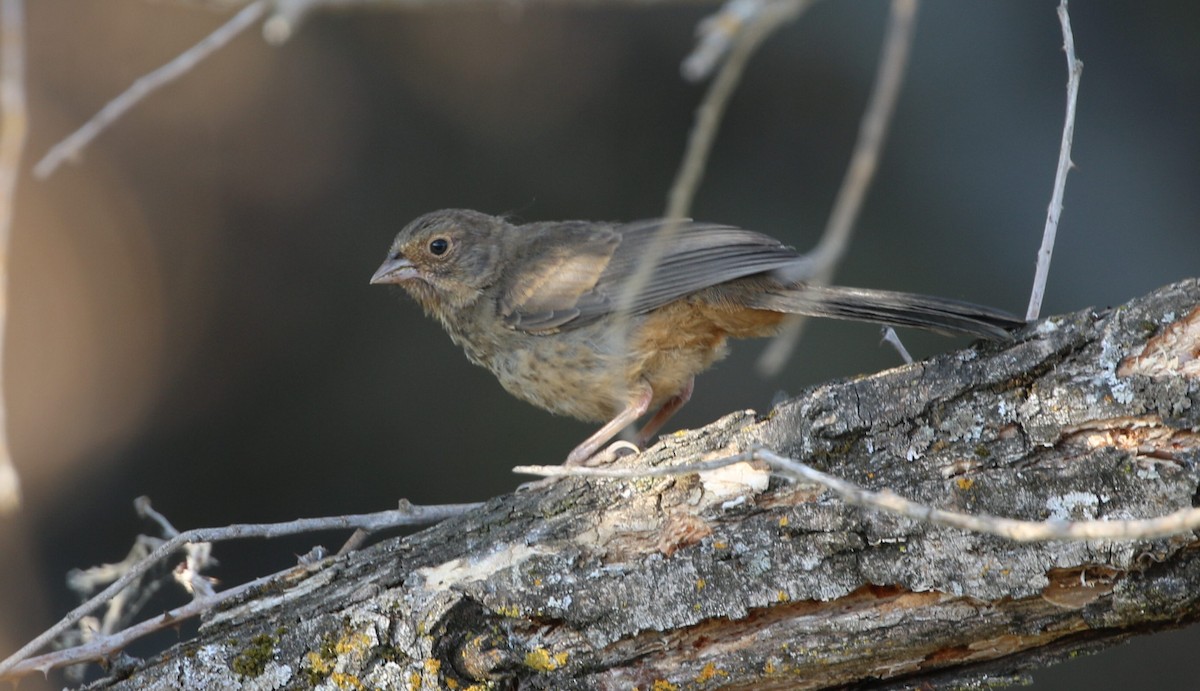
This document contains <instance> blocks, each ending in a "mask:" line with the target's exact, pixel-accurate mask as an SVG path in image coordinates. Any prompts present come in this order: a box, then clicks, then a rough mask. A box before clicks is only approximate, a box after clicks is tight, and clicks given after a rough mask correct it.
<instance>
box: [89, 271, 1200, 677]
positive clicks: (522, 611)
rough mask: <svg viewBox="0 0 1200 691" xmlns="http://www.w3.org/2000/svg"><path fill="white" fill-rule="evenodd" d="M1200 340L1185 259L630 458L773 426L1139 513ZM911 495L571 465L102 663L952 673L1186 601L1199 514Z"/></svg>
mask: <svg viewBox="0 0 1200 691" xmlns="http://www.w3.org/2000/svg"><path fill="white" fill-rule="evenodd" d="M1197 348H1200V279H1193V280H1189V281H1185V282H1183V283H1179V284H1177V285H1173V286H1168V287H1166V288H1163V289H1161V290H1159V291H1156V292H1155V293H1153V294H1151V295H1148V296H1146V297H1143V298H1139V299H1137V300H1133V301H1131V302H1130V303H1128V304H1126V305H1123V306H1121V307H1119V308H1116V309H1114V310H1110V311H1107V312H1103V313H1096V312H1093V311H1092V310H1084V311H1081V312H1078V313H1076V314H1072V315H1066V316H1062V317H1055V318H1051V319H1047V320H1046V321H1044V322H1042V323H1040V324H1038V325H1036V326H1031V327H1030V328H1029V329H1028V330H1027V331H1026V332H1024V333H1023V334H1021V335H1020V336H1019V337H1017V338H1016V339H1014V340H1013V341H1012V342H1010V343H1005V344H994V343H988V344H981V345H977V346H976V347H974V348H972V349H969V350H965V351H961V352H955V353H948V354H946V355H942V356H939V357H937V358H934V359H932V360H927V361H923V362H918V363H914V364H912V365H906V366H904V367H900V368H897V369H893V370H889V371H886V372H881V373H879V374H876V375H872V376H866V377H858V378H854V379H850V380H846V381H839V382H832V383H829V384H825V385H822V386H818V387H815V388H813V389H811V390H809V391H806V392H804V393H803V394H802V395H801V396H799V397H797V398H795V399H792V400H790V401H787V402H785V403H783V404H782V405H780V406H779V407H777V408H776V409H775V410H773V411H771V413H770V414H768V415H767V416H765V417H761V418H760V417H758V416H756V415H754V414H753V413H751V412H742V413H736V414H733V415H730V416H727V417H725V418H723V419H722V420H719V421H717V422H715V423H713V424H712V425H709V426H708V427H705V428H703V429H700V430H695V431H691V432H685V433H679V434H675V435H671V436H670V437H669V438H667V439H665V440H663V441H662V442H661V443H659V444H658V445H656V446H655V447H654V448H652V449H650V450H648V451H646V452H645V453H643V454H641V455H640V456H638V457H637V458H635V459H632V460H627V461H626V462H629V463H637V464H639V465H640V466H651V467H658V466H664V465H673V464H678V463H693V462H697V461H706V460H711V459H720V458H724V457H727V456H732V455H736V454H739V453H743V452H752V451H753V450H754V449H755V448H766V449H770V450H771V451H772V452H774V454H778V455H779V456H787V457H790V458H794V459H799V460H802V461H803V462H804V463H806V464H807V465H808V466H811V467H812V468H815V469H816V470H818V471H820V472H821V473H823V474H825V475H828V476H831V477H833V478H840V479H841V480H842V481H847V482H851V483H854V484H855V485H857V486H859V487H861V488H862V489H863V490H866V491H868V492H872V493H879V492H881V491H884V490H886V491H890V492H892V493H894V494H895V495H899V496H903V497H906V498H908V499H911V500H912V501H914V502H919V503H920V504H922V505H925V506H927V507H937V508H938V509H945V510H948V511H952V512H954V513H958V514H970V515H972V516H980V515H983V514H991V515H994V516H1001V517H1005V518H1011V519H1018V520H1024V521H1036V522H1046V521H1048V520H1049V521H1050V522H1049V523H1044V524H1045V525H1062V522H1063V521H1081V520H1086V521H1109V522H1111V521H1114V520H1117V519H1120V520H1125V519H1152V518H1156V517H1161V516H1167V515H1169V514H1172V513H1175V512H1179V511H1184V510H1190V509H1192V503H1193V498H1194V497H1195V496H1196V494H1197V489H1198V488H1200V464H1198V462H1200V434H1198V433H1197V432H1196V430H1197V429H1200V359H1197V358H1195V357H1194V353H1195V352H1196V349H1197ZM760 455H762V454H761V453H760ZM764 457H765V456H764ZM638 472H644V471H638ZM884 496H888V495H886V494H885V495H884ZM926 518H927V516H926V515H924V514H921V513H920V512H918V513H917V514H915V517H913V516H910V517H899V516H896V515H893V514H890V513H882V512H880V511H877V510H872V509H863V508H859V507H857V506H852V505H849V504H847V503H845V502H844V501H842V499H840V498H839V497H838V496H836V495H834V494H831V493H829V492H827V491H826V490H824V489H821V488H818V487H814V486H813V485H811V484H808V483H807V482H803V483H800V482H781V481H780V480H778V479H776V480H770V479H769V478H768V474H767V473H765V472H763V471H761V470H757V471H755V470H753V469H747V468H746V467H745V466H742V467H730V468H725V469H714V470H709V471H706V472H704V473H703V474H700V475H695V474H691V475H686V476H677V477H660V478H645V477H642V478H638V479H629V480H613V479H598V478H587V479H581V478H570V479H564V480H560V481H558V482H554V483H552V484H551V485H549V486H547V487H543V488H539V489H537V490H531V491H526V492H521V493H517V494H514V495H509V496H503V497H498V498H496V499H494V500H492V501H490V502H488V503H487V504H486V505H485V506H483V507H481V508H479V509H477V510H475V511H472V512H469V513H467V514H463V515H461V516H458V517H455V518H451V519H449V520H447V521H445V522H443V523H441V524H439V525H437V526H435V527H433V528H431V529H428V530H426V531H424V532H422V533H419V534H417V535H413V536H410V537H407V538H403V539H396V540H391V541H388V542H384V543H380V544H378V545H374V546H372V547H369V548H367V549H365V550H363V551H360V552H354V553H351V554H347V555H344V556H342V557H339V558H337V559H333V560H330V561H329V562H327V565H325V566H324V568H323V569H320V570H318V571H315V572H313V573H311V574H308V575H306V576H305V577H303V578H300V579H297V580H294V581H289V582H286V583H281V584H278V585H276V586H274V587H271V588H267V589H265V590H260V591H255V592H250V593H246V594H245V595H244V596H243V597H241V598H237V599H236V601H234V602H231V603H227V604H226V605H225V606H224V608H223V609H222V610H220V611H219V612H217V613H216V614H214V615H213V616H211V617H210V618H209V619H208V620H207V621H206V622H205V624H204V626H203V627H202V628H201V630H200V632H199V634H198V636H197V638H196V639H195V640H191V641H186V642H183V643H181V644H180V645H179V646H177V647H175V648H174V649H172V650H170V651H167V652H165V653H163V654H162V655H160V656H158V657H156V658H154V659H152V660H149V661H147V662H144V663H142V664H140V665H138V666H137V667H136V668H135V669H133V670H132V671H131V672H130V673H129V676H128V677H127V678H123V679H119V680H118V679H112V680H108V681H106V682H102V683H100V684H99V685H98V687H99V688H147V687H152V686H154V685H155V684H168V683H178V681H177V680H180V679H186V680H189V683H194V684H195V685H197V686H205V687H210V688H218V687H231V686H235V685H237V684H244V683H247V682H250V681H251V680H253V682H254V683H255V684H256V685H258V686H261V687H264V688H265V687H267V686H272V687H280V686H283V685H295V686H308V685H315V684H317V683H320V682H322V681H326V680H328V681H330V682H332V683H337V684H339V685H347V684H348V685H355V684H356V683H357V684H362V685H364V686H369V687H383V688H413V687H417V686H418V685H424V687H428V688H447V687H449V686H451V685H453V684H458V685H459V687H460V688H461V687H466V686H469V685H470V684H473V683H490V684H492V685H493V686H495V687H497V688H500V687H503V688H509V687H512V688H516V687H520V688H531V689H539V688H541V689H593V688H655V685H656V684H657V685H658V686H657V688H672V687H679V688H684V687H688V688H692V687H699V688H711V687H717V686H720V687H722V688H789V689H791V688H824V687H832V686H844V685H852V684H856V683H867V682H870V683H871V684H873V685H874V686H875V687H879V688H892V687H900V686H904V687H906V688H911V687H913V686H919V685H923V684H924V685H929V686H951V685H956V684H958V685H960V684H964V683H967V682H969V681H971V680H977V679H979V678H982V677H983V676H985V675H986V676H987V677H988V679H989V680H990V681H992V682H995V680H996V679H997V678H1001V679H1003V678H1010V677H1012V675H1014V674H1018V673H1020V672H1021V671H1022V670H1026V669H1030V668H1031V667H1034V666H1041V665H1044V664H1048V663H1049V662H1052V661H1054V660H1056V659H1059V658H1062V657H1064V656H1067V655H1071V654H1073V653H1076V652H1078V651H1082V650H1092V649H1095V648H1098V647H1102V646H1104V645H1108V644H1111V643H1113V642H1116V641H1119V640H1121V639H1123V638H1125V637H1128V636H1130V635H1133V634H1134V633H1145V632H1149V631H1154V630H1159V629H1166V628H1171V627H1175V626H1180V625H1182V624H1184V623H1187V622H1191V621H1194V620H1196V619H1197V618H1198V616H1200V551H1197V550H1196V549H1195V547H1196V545H1197V540H1196V537H1195V535H1194V534H1193V533H1190V532H1188V533H1184V534H1174V536H1172V537H1159V538H1155V539H1142V538H1139V539H1136V540H1132V541H1130V540H1110V539H1095V538H1094V535H1095V534H1094V533H1092V534H1088V535H1084V536H1082V537H1088V538H1089V539H1086V540H1082V541H1070V542H1062V541H1052V542H1035V543H1017V542H1012V541H1009V540H1005V539H1001V538H998V537H994V536H990V535H982V534H979V533H976V532H971V531H964V530H962V529H960V528H955V527H943V526H938V525H934V524H932V523H930V522H929V521H928V520H925V519H926ZM1086 525H1103V524H1094V523H1092V524H1086ZM965 527H973V526H965ZM1179 527H1180V526H1174V528H1173V529H1172V530H1171V531H1170V532H1172V533H1174V530H1175V529H1177V528H1179ZM1041 537H1054V536H1053V535H1049V536H1046V535H1043V536H1041Z"/></svg>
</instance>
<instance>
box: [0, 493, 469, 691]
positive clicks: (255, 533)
mask: <svg viewBox="0 0 1200 691" xmlns="http://www.w3.org/2000/svg"><path fill="white" fill-rule="evenodd" d="M479 506H481V504H433V505H429V506H415V505H413V504H410V503H408V502H407V501H401V502H400V508H398V509H394V510H391V511H379V512H377V513H366V514H354V515H348V516H330V517H328V518H301V519H298V520H295V521H287V522H284V523H243V524H235V525H229V526H223V527H218V528H196V529H194V530H188V531H184V532H182V533H179V534H178V535H176V536H175V537H173V538H171V539H170V540H167V541H166V542H164V543H162V544H161V545H159V546H158V547H157V548H155V550H154V551H153V552H151V553H150V554H149V555H148V556H147V557H146V558H145V559H143V560H142V561H141V562H140V563H138V564H137V565H136V566H134V567H133V568H131V569H129V571H128V572H126V573H125V575H123V576H122V577H121V578H119V579H117V580H116V581H115V582H113V584H112V585H110V586H108V587H107V588H105V589H104V590H102V591H101V592H99V593H97V594H96V595H95V596H93V597H92V598H91V599H89V600H88V601H87V602H84V603H83V604H81V605H79V606H78V607H76V608H75V609H73V610H71V611H70V613H68V614H67V616H65V617H63V618H62V619H61V620H59V622H58V623H56V624H55V625H54V626H52V627H50V628H49V629H47V630H46V631H44V632H42V634H41V635H39V636H38V637H37V638H34V639H33V640H32V641H30V642H29V643H26V644H25V645H24V646H22V647H21V649H20V650H18V651H17V652H15V653H13V654H12V655H10V656H9V657H8V659H6V660H4V661H3V662H0V679H5V678H8V676H9V671H10V670H12V669H14V668H15V667H16V666H17V665H18V664H20V663H21V662H22V661H23V660H26V659H27V658H28V657H29V656H30V655H32V654H34V653H35V652H37V651H38V650H41V649H42V648H43V647H44V646H46V645H49V644H50V643H51V642H52V641H53V640H54V639H55V638H57V637H58V636H59V635H61V634H62V633H63V632H64V631H66V630H67V629H69V628H71V627H72V626H74V625H75V624H77V623H79V621H80V620H81V619H83V617H85V616H87V615H88V614H90V613H91V612H93V611H94V610H96V609H97V608H99V607H100V606H101V605H103V604H104V603H105V602H107V601H108V600H110V599H112V598H113V597H115V596H116V595H117V593H119V592H121V591H122V590H124V589H125V587H126V586H128V585H129V584H130V583H132V582H133V581H135V580H136V579H138V578H140V577H141V576H142V575H143V574H145V573H146V572H147V571H148V570H150V569H151V568H153V567H154V566H155V565H156V564H158V563H159V562H161V561H162V560H163V559H165V558H167V557H168V556H170V555H171V554H172V553H173V552H175V551H176V550H179V549H182V548H183V546H184V545H185V544H187V543H189V542H222V541H226V540H243V539H247V538H265V539H272V538H278V537H284V536H288V535H300V534H304V533H312V532H319V531H324V530H349V529H353V528H361V529H363V530H367V531H370V532H375V531H379V530H386V529H389V528H398V527H404V526H420V525H430V524H432V523H438V522H441V521H443V520H445V519H447V518H450V517H452V516H458V515H460V514H463V513H466V512H467V511H470V510H472V509H475V508H478V507H479ZM224 592H226V591H222V593H218V596H220V595H222V594H223V593H224ZM205 599H206V600H207V598H205Z"/></svg>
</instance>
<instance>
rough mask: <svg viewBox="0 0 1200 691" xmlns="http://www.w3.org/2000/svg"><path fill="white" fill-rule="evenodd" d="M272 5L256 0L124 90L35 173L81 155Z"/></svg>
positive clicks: (54, 149) (44, 173)
mask: <svg viewBox="0 0 1200 691" xmlns="http://www.w3.org/2000/svg"><path fill="white" fill-rule="evenodd" d="M270 4H271V3H270V1H269V0H256V1H255V2H252V3H250V4H249V5H247V6H246V7H244V8H242V10H241V11H240V12H238V13H237V14H235V15H234V16H233V17H232V18H231V19H230V20H229V21H227V22H225V23H224V24H222V25H221V26H220V27H219V28H218V29H217V30H216V31H214V32H212V33H211V34H209V35H208V36H205V37H204V38H203V39H202V40H201V41H200V42H199V43H197V44H196V45H194V46H192V47H191V48H188V49H187V50H185V51H183V52H182V53H180V54H179V55H178V56H177V57H176V58H175V59H174V60H171V61H170V62H168V63H167V64H165V65H163V66H162V67H159V68H158V69H156V70H154V71H153V72H151V73H149V74H147V75H144V76H142V77H139V78H138V80H137V81H135V82H134V83H133V85H132V86H130V87H129V88H128V89H126V90H125V92H124V93H122V94H121V95H120V96H117V97H116V98H114V99H113V100H111V101H109V102H108V103H107V104H106V105H105V106H104V107H103V108H101V109H100V112H98V113H96V114H95V115H94V116H92V119H91V120H88V121H87V122H86V123H84V124H83V126H82V127H80V128H79V129H77V130H75V131H74V132H73V133H71V134H70V135H69V136H68V137H67V138H66V139H64V140H62V141H61V142H59V143H58V144H55V145H54V147H52V148H51V149H50V151H49V152H47V153H46V155H45V156H43V157H42V160H40V161H38V163H37V165H35V166H34V167H33V174H34V175H36V176H37V177H38V178H40V179H45V178H47V177H49V176H50V175H51V174H53V173H54V171H55V170H57V169H58V167H59V166H60V165H62V163H63V162H64V161H66V160H68V159H74V158H76V157H78V156H79V154H80V152H81V151H83V149H84V148H85V147H87V145H88V144H90V143H91V142H92V140H93V139H95V138H96V137H97V136H98V135H99V134H100V133H101V132H103V131H104V130H105V129H107V128H108V127H109V125H112V124H113V123H114V122H116V121H117V119H118V118H120V117H121V116H122V115H124V114H125V112H126V111H128V110H129V109H130V108H132V107H133V106H135V105H137V104H138V103H139V102H140V101H141V100H142V99H144V98H146V97H147V96H149V95H150V94H151V93H153V92H155V91H157V90H158V89H160V88H162V87H163V86H166V85H167V84H170V83H171V82H173V81H175V80H176V79H178V78H180V77H182V76H183V75H184V74H187V72H188V71H189V70H191V69H192V68H193V67H195V66H196V65H197V64H199V63H200V62H201V61H202V60H204V59H205V58H207V57H208V56H209V55H212V54H213V53H214V52H216V51H217V50H219V49H220V48H221V47H223V46H224V45H225V44H227V43H229V42H230V41H232V40H233V39H234V38H235V37H236V36H237V35H238V34H240V33H242V32H243V31H244V30H246V29H247V28H248V27H250V26H251V25H253V24H254V23H255V22H257V21H258V20H259V19H260V18H261V17H262V16H263V15H264V14H265V13H266V11H267V8H268V7H269V6H270Z"/></svg>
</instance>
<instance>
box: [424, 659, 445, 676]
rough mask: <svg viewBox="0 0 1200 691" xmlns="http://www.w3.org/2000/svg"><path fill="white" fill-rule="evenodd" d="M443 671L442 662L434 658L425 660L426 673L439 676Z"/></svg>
mask: <svg viewBox="0 0 1200 691" xmlns="http://www.w3.org/2000/svg"><path fill="white" fill-rule="evenodd" d="M441 671H442V661H441V660H436V659H434V658H432V657H427V658H425V673H426V674H431V675H433V676H437V674H438V673H439V672H441Z"/></svg>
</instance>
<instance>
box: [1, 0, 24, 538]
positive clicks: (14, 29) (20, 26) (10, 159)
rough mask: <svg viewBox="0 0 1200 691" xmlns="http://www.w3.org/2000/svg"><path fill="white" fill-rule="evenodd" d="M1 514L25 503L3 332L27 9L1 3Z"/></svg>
mask: <svg viewBox="0 0 1200 691" xmlns="http://www.w3.org/2000/svg"><path fill="white" fill-rule="evenodd" d="M0 24H2V26H0V31H3V34H2V35H0V118H3V123H4V128H3V132H0V515H4V514H6V513H11V512H13V511H16V510H17V508H18V507H19V506H20V505H21V482H20V477H19V476H18V475H17V469H16V466H14V465H13V461H12V454H11V452H10V450H9V447H8V414H7V410H8V407H7V405H6V404H5V402H4V399H5V398H6V396H5V393H6V392H5V387H4V367H3V363H4V331H5V326H6V324H7V323H8V247H9V244H10V243H9V240H10V238H11V237H12V224H13V217H14V215H15V208H16V200H17V196H16V195H17V178H18V176H19V174H20V172H21V151H22V149H24V148H25V132H26V130H27V129H28V116H27V115H26V109H25V5H24V1H23V0H3V4H0Z"/></svg>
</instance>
